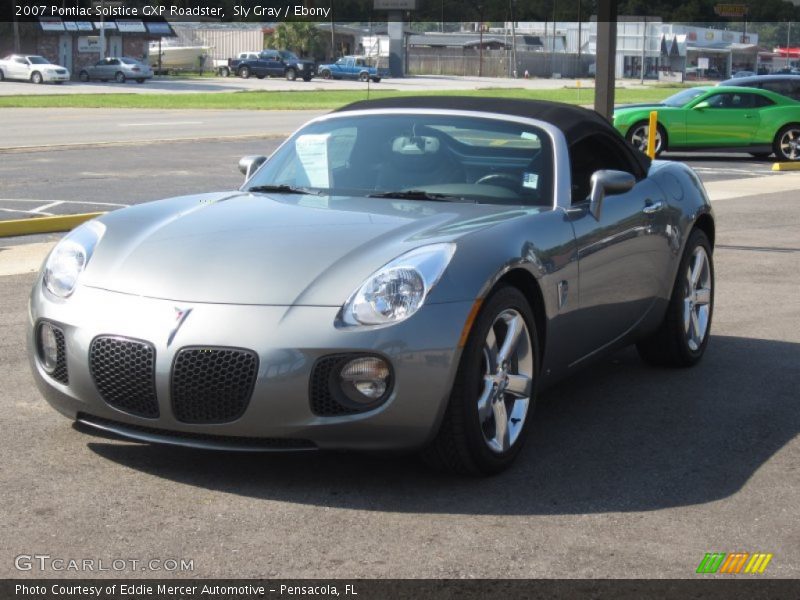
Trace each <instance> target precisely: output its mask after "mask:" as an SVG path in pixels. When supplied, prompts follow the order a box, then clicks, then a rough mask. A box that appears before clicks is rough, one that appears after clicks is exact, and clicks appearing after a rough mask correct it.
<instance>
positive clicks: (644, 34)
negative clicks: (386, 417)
mask: <svg viewBox="0 0 800 600" xmlns="http://www.w3.org/2000/svg"><path fill="white" fill-rule="evenodd" d="M646 59H647V17H646V16H645V18H644V23H643V24H642V70H641V77H640V78H639V83H640V84H644V63H645V60H646Z"/></svg>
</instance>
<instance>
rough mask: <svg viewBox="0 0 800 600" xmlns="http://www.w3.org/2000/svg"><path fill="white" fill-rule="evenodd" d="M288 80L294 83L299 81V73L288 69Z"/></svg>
mask: <svg viewBox="0 0 800 600" xmlns="http://www.w3.org/2000/svg"><path fill="white" fill-rule="evenodd" d="M286 79H288V80H289V81H294V80H295V79H297V71H295V70H294V69H286Z"/></svg>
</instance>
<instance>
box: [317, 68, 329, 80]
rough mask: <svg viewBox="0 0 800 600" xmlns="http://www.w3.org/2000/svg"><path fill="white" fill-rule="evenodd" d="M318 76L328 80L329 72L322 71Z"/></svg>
mask: <svg viewBox="0 0 800 600" xmlns="http://www.w3.org/2000/svg"><path fill="white" fill-rule="evenodd" d="M319 75H320V77H322V78H323V79H330V78H331V72H330V71H328V70H327V69H326V70H324V71H322V72H321V73H320V74H319Z"/></svg>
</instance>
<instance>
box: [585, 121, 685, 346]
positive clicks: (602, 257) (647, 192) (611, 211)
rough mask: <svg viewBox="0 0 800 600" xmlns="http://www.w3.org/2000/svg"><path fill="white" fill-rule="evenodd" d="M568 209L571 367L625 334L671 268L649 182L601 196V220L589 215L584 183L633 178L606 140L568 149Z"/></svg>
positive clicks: (594, 138)
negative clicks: (597, 177)
mask: <svg viewBox="0 0 800 600" xmlns="http://www.w3.org/2000/svg"><path fill="white" fill-rule="evenodd" d="M570 164H571V175H572V207H571V208H570V210H569V215H570V220H571V222H572V225H573V228H574V231H575V239H576V244H577V251H578V271H579V291H578V295H579V300H578V302H579V306H580V309H579V310H578V311H577V312H576V314H575V327H576V331H579V332H580V335H578V336H576V343H575V346H574V349H573V356H572V360H573V361H580V360H581V359H582V358H585V357H587V356H588V355H591V354H592V353H594V352H595V351H597V350H599V349H601V348H603V347H605V346H607V345H608V344H610V343H612V342H613V341H615V340H617V339H619V338H620V337H621V336H623V335H625V334H626V333H628V332H629V331H631V330H632V329H633V328H634V327H635V326H636V325H637V324H638V323H639V322H640V321H641V320H642V318H643V317H644V316H645V315H646V314H647V312H648V310H649V309H650V308H651V307H652V306H653V304H654V303H655V301H656V299H657V298H658V297H659V295H660V294H663V293H664V281H665V280H664V273H665V272H667V271H668V266H669V264H670V256H671V254H670V252H671V250H670V244H669V236H667V235H665V232H666V231H667V225H668V218H669V217H668V212H669V211H668V210H667V209H668V206H667V203H666V198H665V196H664V193H663V191H662V190H661V188H659V187H658V186H657V185H656V184H655V183H653V182H652V181H650V180H649V179H647V178H643V179H640V180H639V181H638V182H637V183H636V185H635V187H634V188H633V189H632V190H630V191H628V192H625V193H622V194H616V195H607V196H606V197H605V198H604V200H603V203H602V206H601V210H600V215H599V218H597V217H595V215H593V214H592V213H591V212H590V211H589V193H590V191H591V188H590V179H591V176H592V174H593V173H595V172H596V171H599V170H602V169H613V170H618V171H627V172H631V173H634V172H635V168H634V165H633V164H632V163H631V159H630V157H629V156H627V155H626V154H625V153H624V152H623V151H622V149H620V148H619V143H618V141H616V140H614V139H611V138H610V136H608V134H605V133H598V134H594V135H589V136H587V137H585V138H584V139H582V140H581V141H579V142H577V143H576V144H574V145H573V147H572V148H571V149H570Z"/></svg>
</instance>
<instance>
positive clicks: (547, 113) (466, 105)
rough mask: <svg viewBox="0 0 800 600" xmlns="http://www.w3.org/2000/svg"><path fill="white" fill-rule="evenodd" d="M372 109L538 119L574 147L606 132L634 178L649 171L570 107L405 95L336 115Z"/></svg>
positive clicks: (641, 157)
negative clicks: (629, 163) (628, 162)
mask: <svg viewBox="0 0 800 600" xmlns="http://www.w3.org/2000/svg"><path fill="white" fill-rule="evenodd" d="M375 108H399V109H415V108H423V109H424V108H431V109H442V110H447V109H449V110H469V111H476V112H492V113H498V114H503V115H512V116H516V117H524V118H528V119H539V120H540V121H545V122H547V123H552V124H553V125H555V126H556V127H558V128H559V129H560V130H561V131H563V132H564V136H565V137H566V139H567V144H568V145H569V146H573V145H574V144H575V143H577V142H579V141H580V140H582V139H583V138H585V137H586V136H588V135H592V134H595V133H605V134H607V135H610V136H611V137H613V138H614V139H616V140H618V141H619V145H620V147H621V148H624V152H625V153H626V154H627V155H628V156H630V158H631V159H632V161H633V162H634V163H635V164H636V165H637V166H638V167H639V168H640V169H641V172H640V173H638V174H637V175H639V176H644V175H646V174H647V171H648V169H649V168H650V159H649V158H648V157H647V155H646V154H644V153H642V152H640V151H638V150H636V149H635V148H633V146H631V145H630V144H629V143H628V142H627V141H625V138H623V137H622V136H621V135H620V134H619V132H618V131H617V130H616V129H614V128H613V127H612V126H611V124H610V123H609V122H608V121H606V120H605V119H604V118H603V117H602V116H600V114H598V113H596V112H595V111H593V110H588V109H586V108H581V107H580V106H573V105H571V104H563V103H561V102H549V101H547V100H520V99H514V98H485V97H479V96H405V97H395V98H381V99H379V100H362V101H360V102H354V103H352V104H348V105H347V106H343V107H342V108H340V109H338V111H337V112H339V111H349V110H369V109H375Z"/></svg>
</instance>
